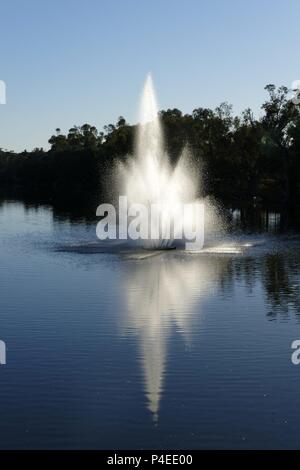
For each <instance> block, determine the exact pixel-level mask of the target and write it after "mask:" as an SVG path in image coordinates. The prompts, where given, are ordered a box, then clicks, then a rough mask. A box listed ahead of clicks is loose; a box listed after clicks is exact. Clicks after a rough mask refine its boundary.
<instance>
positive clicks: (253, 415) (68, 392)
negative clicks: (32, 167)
mask: <svg viewBox="0 0 300 470" xmlns="http://www.w3.org/2000/svg"><path fill="white" fill-rule="evenodd" d="M263 217H266V216H265V215H264V216H263ZM279 219H280V215H278V214H269V215H268V216H267V219H266V223H265V224H264V225H263V226H260V229H259V230H255V229H253V228H251V230H249V229H248V228H244V231H241V230H238V229H239V228H240V227H241V225H242V224H241V214H240V213H239V212H237V211H236V212H235V213H233V221H235V222H234V224H235V229H234V232H233V233H232V235H230V236H229V235H227V236H226V237H225V238H224V240H222V241H219V242H218V243H217V244H216V245H215V246H212V247H210V248H209V249H207V250H206V252H204V253H200V254H191V253H187V252H184V251H182V250H172V251H168V252H160V253H155V254H154V253H153V256H152V255H151V256H148V254H149V253H145V252H144V253H143V252H142V251H141V250H140V251H138V250H136V251H135V250H132V251H131V252H127V251H124V250H122V249H113V250H105V249H103V250H102V251H103V252H96V253H95V252H93V250H92V249H91V250H90V251H89V250H87V251H86V252H84V250H80V249H78V250H76V248H74V246H75V245H76V244H80V245H81V246H87V247H89V246H91V247H93V246H94V245H93V244H95V243H96V242H97V239H96V234H95V222H90V223H89V222H86V221H85V222H84V221H80V220H77V221H73V222H72V221H71V220H70V219H68V218H64V217H56V216H55V215H54V214H53V210H52V209H51V208H50V207H46V206H40V207H31V206H28V207H26V206H24V205H23V204H22V203H19V202H3V203H2V204H1V205H0V259H1V263H0V305H1V310H0V313H1V317H0V339H1V340H3V341H5V343H6V348H7V363H6V365H1V366H0V406H1V419H0V447H1V448H2V449H11V448H18V449H130V448H131V449H133V448H135V449H147V448H149V449H159V448H162V449H163V448H167V449H215V448H220V449H232V448H240V449H249V448H252V449H253V448H256V449H259V448H300V441H299V435H300V415H299V409H300V394H299V389H300V365H299V366H297V365H294V364H293V363H292V362H291V355H292V349H291V343H292V342H293V341H294V340H295V339H300V289H299V280H300V250H299V248H300V239H299V238H298V236H297V234H296V233H278V231H279V229H278V226H279V225H280V223H279V222H280V220H279ZM64 247H65V248H66V249H64ZM70 247H71V248H74V249H73V251H72V249H71V250H70V249H68V248H70ZM100 251H101V250H100ZM146 255H147V256H146ZM154 255H155V256H154Z"/></svg>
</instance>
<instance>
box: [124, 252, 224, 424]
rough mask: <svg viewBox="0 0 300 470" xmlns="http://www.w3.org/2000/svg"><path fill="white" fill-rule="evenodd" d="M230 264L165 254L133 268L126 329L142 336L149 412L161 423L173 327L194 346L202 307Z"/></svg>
mask: <svg viewBox="0 0 300 470" xmlns="http://www.w3.org/2000/svg"><path fill="white" fill-rule="evenodd" d="M227 263H228V260H227V259H226V258H221V259H218V260H217V258H213V257H210V258H208V257H197V256H193V255H190V256H189V255H188V256H186V255H185V256H180V255H179V256H178V255H170V254H161V255H160V256H156V257H152V258H148V259H144V260H141V261H138V262H134V263H133V264H132V265H131V266H130V272H129V273H128V276H126V286H125V287H126V293H127V294H126V295H127V301H128V319H127V320H128V321H127V324H126V326H125V331H128V332H129V331H132V330H133V331H135V332H136V333H137V334H138V337H139V344H140V354H141V362H142V369H143V374H144V383H145V391H146V396H147V400H148V408H149V409H150V411H151V412H152V414H153V417H154V419H155V420H157V419H158V414H159V404H160V398H161V393H162V390H163V378H164V374H165V370H166V360H167V346H168V339H169V338H170V335H171V333H172V329H173V328H174V327H175V328H176V330H177V331H179V332H180V333H181V334H182V335H183V337H184V340H185V342H186V343H190V341H191V337H192V331H193V325H194V323H195V322H197V323H198V321H199V319H200V316H201V318H202V317H203V313H204V312H203V310H201V308H200V306H199V303H200V302H201V301H202V302H203V301H204V300H205V299H206V298H207V297H208V296H209V295H211V293H212V291H213V289H214V287H215V286H216V280H218V279H219V278H220V277H221V276H222V273H223V272H224V271H225V269H224V268H225V267H226V265H227ZM196 306H197V309H196V308H195V307H196Z"/></svg>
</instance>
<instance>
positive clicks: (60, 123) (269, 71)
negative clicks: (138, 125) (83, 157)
mask: <svg viewBox="0 0 300 470" xmlns="http://www.w3.org/2000/svg"><path fill="white" fill-rule="evenodd" d="M299 17H300V2H299V0H286V1H285V2H283V1H282V0H251V2H250V1H246V0H244V1H240V0H239V1H238V0H206V1H203V0H114V1H113V0H111V1H108V0H105V1H103V0H85V1H82V0H81V1H79V0H48V1H47V2H46V1H43V2H41V1H40V0H39V1H38V0H26V2H25V1H24V0H9V1H6V0H0V80H3V81H5V83H6V101H7V102H6V104H5V105H2V104H0V148H3V149H9V150H15V151H21V150H24V149H27V150H31V149H33V148H35V147H44V148H45V149H47V148H49V144H48V139H49V138H50V136H51V135H52V134H53V133H54V131H55V129H56V128H57V127H59V128H60V129H61V130H62V132H67V131H68V129H69V128H70V127H72V126H73V125H74V124H76V125H81V124H84V123H86V122H87V123H89V124H92V125H95V126H96V127H97V128H98V129H102V127H103V126H104V125H105V124H109V123H115V122H116V121H117V119H118V117H119V116H121V115H122V116H124V117H125V118H126V120H127V121H128V122H130V123H135V122H136V121H137V108H138V101H139V97H140V93H141V90H142V86H143V82H144V80H145V78H146V75H147V73H148V72H151V73H152V76H153V80H154V84H155V87H156V92H157V96H158V102H159V106H160V109H167V108H179V109H181V110H182V111H183V112H184V113H191V112H192V111H193V109H195V108H197V107H210V108H215V107H216V106H218V105H219V104H220V103H221V102H223V101H228V102H230V103H231V104H232V105H233V112H234V114H239V113H240V112H241V111H242V110H243V109H245V108H247V107H249V106H250V107H251V108H252V109H253V111H254V113H255V115H256V116H259V115H260V113H261V110H260V106H261V104H262V103H263V101H264V100H265V99H266V97H267V95H266V92H265V91H264V86H265V85H266V84H268V83H274V84H275V85H286V86H288V87H290V86H291V83H292V82H293V81H294V80H297V79H300V60H299Z"/></svg>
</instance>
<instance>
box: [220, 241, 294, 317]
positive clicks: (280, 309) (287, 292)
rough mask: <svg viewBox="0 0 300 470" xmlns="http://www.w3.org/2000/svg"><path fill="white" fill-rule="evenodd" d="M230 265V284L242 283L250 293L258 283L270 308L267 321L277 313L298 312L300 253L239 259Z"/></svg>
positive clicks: (283, 253) (282, 253)
mask: <svg viewBox="0 0 300 470" xmlns="http://www.w3.org/2000/svg"><path fill="white" fill-rule="evenodd" d="M230 266H231V276H232V279H231V281H232V282H233V281H234V279H236V280H238V281H240V282H243V283H244V284H245V286H246V287H247V288H248V289H249V291H252V290H253V287H254V285H255V283H256V282H257V281H258V280H261V282H262V286H263V288H264V291H265V294H266V298H267V302H268V304H269V307H270V312H269V313H268V315H269V317H270V318H272V319H273V318H276V315H277V314H278V313H279V314H282V315H288V314H290V313H291V312H295V313H300V254H299V253H298V252H297V251H296V250H295V251H293V252H284V251H283V252H281V253H274V254H267V255H265V256H263V257H261V258H256V257H247V258H244V257H243V258H238V259H236V260H232V263H230ZM228 273H229V271H228ZM227 282H228V281H227Z"/></svg>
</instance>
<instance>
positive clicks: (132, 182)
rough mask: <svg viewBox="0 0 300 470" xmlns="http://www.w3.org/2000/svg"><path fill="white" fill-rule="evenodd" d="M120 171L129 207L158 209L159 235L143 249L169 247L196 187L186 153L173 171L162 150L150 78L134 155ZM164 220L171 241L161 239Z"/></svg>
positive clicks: (162, 145) (182, 221)
mask: <svg viewBox="0 0 300 470" xmlns="http://www.w3.org/2000/svg"><path fill="white" fill-rule="evenodd" d="M120 170H121V178H122V181H123V186H124V192H125V195H126V196H127V198H128V201H129V203H130V204H143V205H145V206H146V207H148V208H149V209H150V207H152V206H153V205H157V206H159V208H160V209H159V210H160V217H159V218H158V223H159V226H158V227H157V229H156V228H154V230H153V231H154V232H156V233H159V239H153V238H151V235H150V236H149V240H147V244H146V247H149V248H166V247H169V246H170V245H172V243H173V238H178V237H176V233H174V226H175V225H176V224H175V221H176V222H177V225H178V226H181V227H182V228H183V232H184V224H186V223H187V221H186V220H183V211H182V205H183V204H185V203H191V202H195V201H196V196H197V184H196V181H195V178H193V177H192V170H191V168H190V164H189V155H188V152H187V150H185V151H183V153H182V155H181V157H180V158H179V161H178V163H177V165H176V166H175V168H173V167H172V166H171V164H170V161H169V157H168V155H167V153H166V152H165V150H164V141H163V132H162V127H161V122H160V117H159V114H158V106H157V102H156V97H155V92H154V88H153V83H152V78H151V76H150V75H148V77H147V79H146V82H145V85H144V89H143V93H142V98H141V105H140V114H139V125H138V131H137V137H136V146H135V154H134V156H133V158H131V159H129V162H128V163H126V164H122V165H120ZM166 220H167V221H168V220H171V224H172V227H173V235H174V237H173V238H167V237H165V236H164V234H165V233H167V230H166V228H167V227H166V226H165V224H166V222H165V221H166ZM151 223H152V224H153V220H152V219H151ZM188 223H191V221H188ZM152 229H153V227H152ZM144 245H145V244H144Z"/></svg>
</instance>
